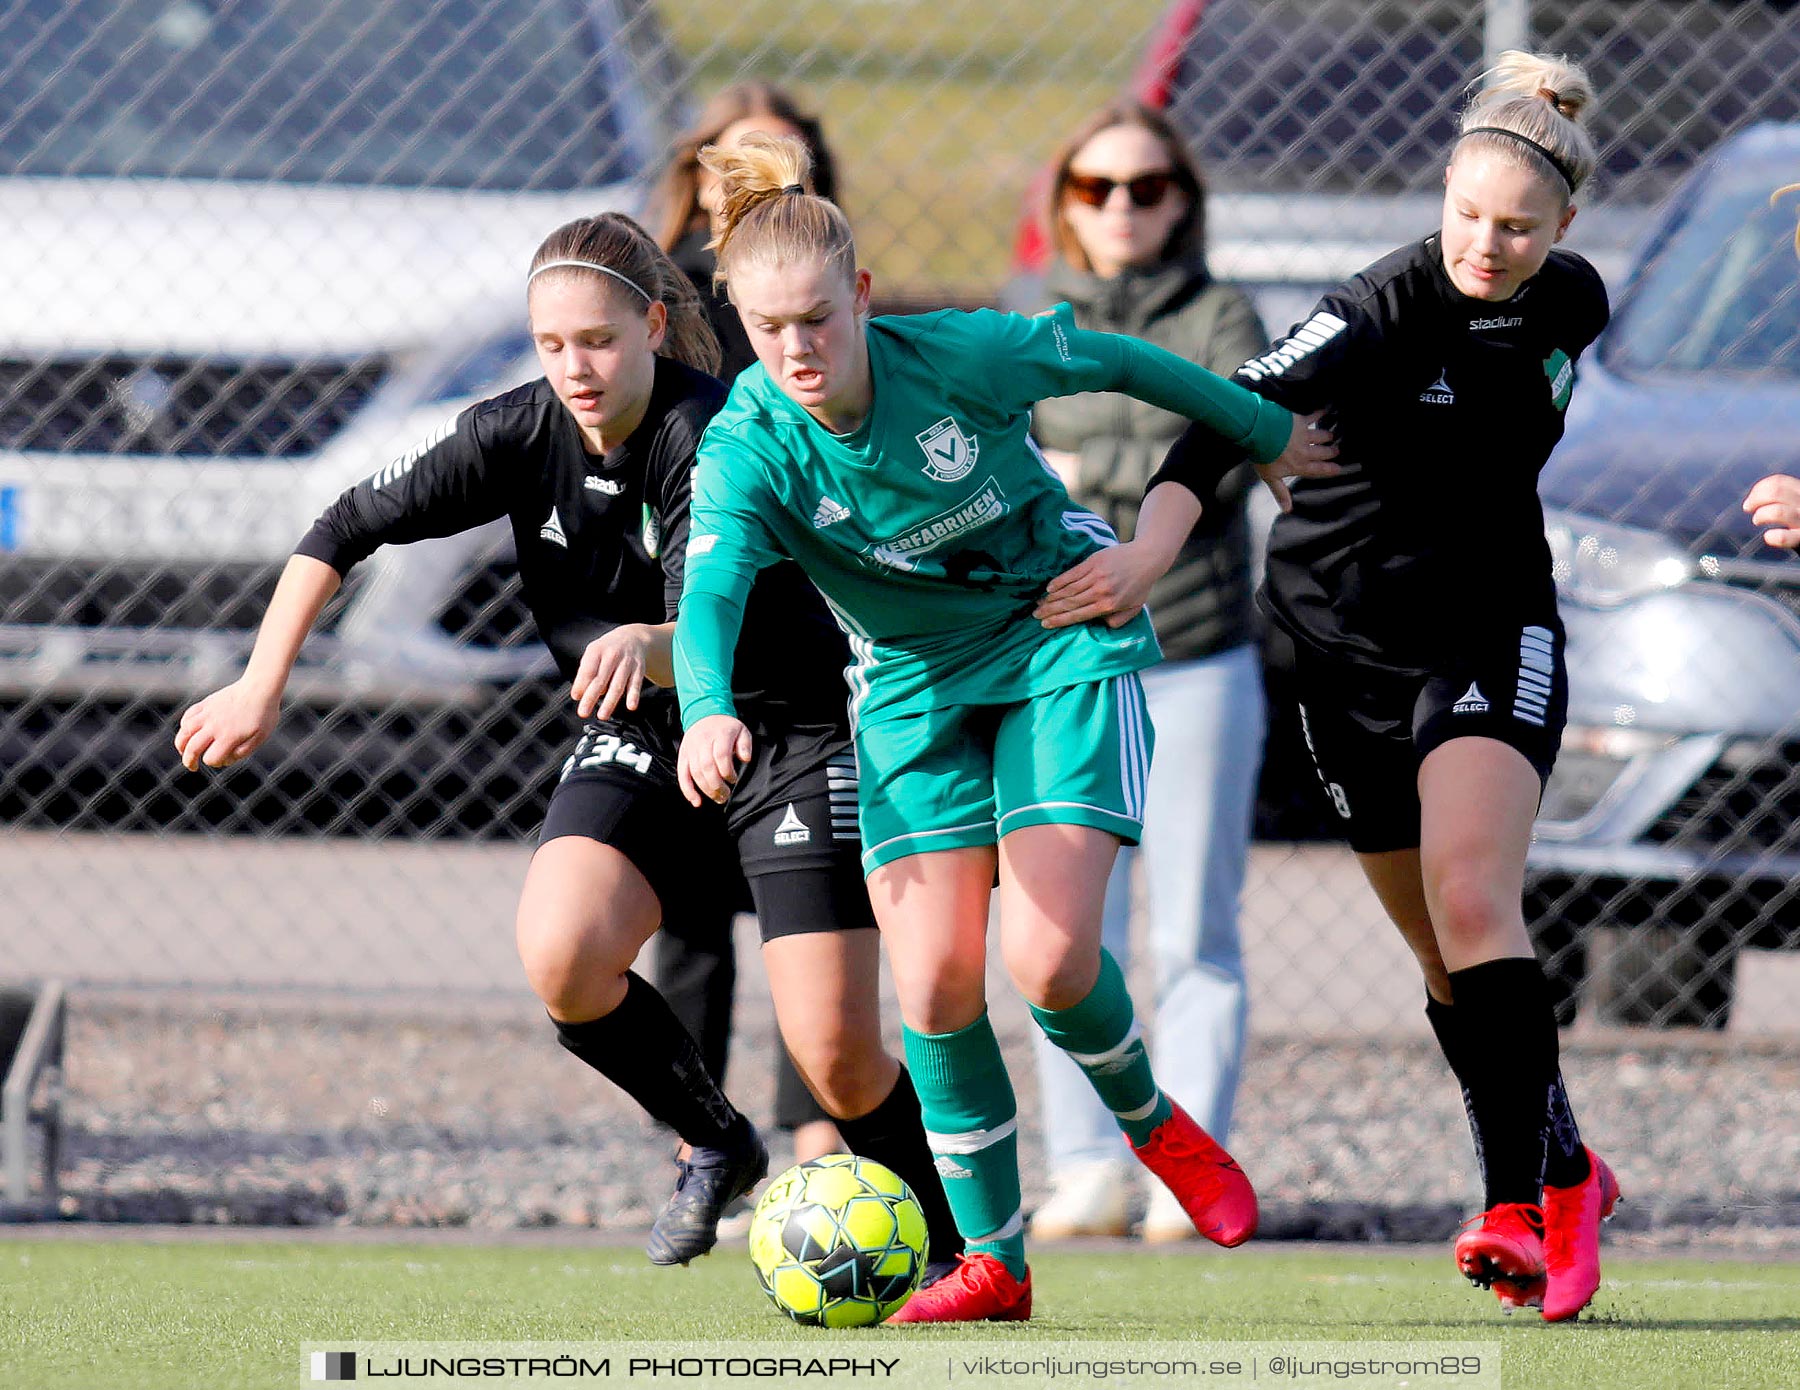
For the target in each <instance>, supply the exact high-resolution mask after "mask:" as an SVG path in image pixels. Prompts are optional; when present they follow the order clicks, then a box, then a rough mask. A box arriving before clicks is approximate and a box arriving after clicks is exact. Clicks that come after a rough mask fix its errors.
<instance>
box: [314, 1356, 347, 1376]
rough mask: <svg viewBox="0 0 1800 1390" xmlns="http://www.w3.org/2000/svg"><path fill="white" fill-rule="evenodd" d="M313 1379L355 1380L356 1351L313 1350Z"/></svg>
mask: <svg viewBox="0 0 1800 1390" xmlns="http://www.w3.org/2000/svg"><path fill="white" fill-rule="evenodd" d="M312 1378H313V1379H314V1380H355V1379H356V1353H355V1352H353V1351H315V1352H314V1353H313V1354H312Z"/></svg>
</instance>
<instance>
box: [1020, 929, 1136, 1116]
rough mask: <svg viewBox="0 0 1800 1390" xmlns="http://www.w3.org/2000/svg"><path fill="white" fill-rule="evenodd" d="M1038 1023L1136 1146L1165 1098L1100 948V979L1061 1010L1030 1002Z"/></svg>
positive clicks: (1119, 974)
mask: <svg viewBox="0 0 1800 1390" xmlns="http://www.w3.org/2000/svg"><path fill="white" fill-rule="evenodd" d="M1031 1016H1032V1017H1033V1018H1035V1019H1036V1020H1037V1021H1038V1027H1040V1028H1042V1029H1043V1030H1044V1036H1045V1037H1047V1038H1049V1039H1050V1041H1051V1042H1053V1043H1055V1044H1056V1045H1057V1046H1058V1047H1060V1048H1061V1049H1062V1050H1063V1051H1064V1052H1066V1053H1068V1054H1069V1056H1070V1057H1071V1058H1072V1059H1073V1060H1074V1062H1075V1065H1076V1066H1078V1067H1080V1068H1081V1070H1082V1071H1083V1072H1085V1073H1086V1074H1087V1079H1088V1081H1089V1082H1090V1083H1092V1085H1093V1087H1094V1090H1095V1091H1096V1092H1097V1093H1098V1094H1099V1096H1100V1099H1101V1100H1103V1101H1105V1102H1106V1108H1107V1109H1108V1110H1110V1111H1112V1112H1113V1115H1114V1116H1115V1117H1116V1118H1117V1119H1118V1121H1119V1128H1120V1129H1122V1130H1124V1131H1125V1137H1126V1138H1128V1139H1130V1140H1131V1142H1132V1143H1133V1144H1134V1145H1139V1146H1141V1145H1142V1144H1143V1143H1144V1141H1145V1140H1147V1139H1148V1138H1149V1137H1150V1132H1151V1131H1152V1130H1154V1129H1155V1128H1156V1127H1157V1126H1158V1125H1160V1124H1161V1123H1162V1122H1163V1121H1164V1120H1166V1119H1168V1118H1169V1115H1170V1113H1171V1112H1170V1109H1169V1100H1168V1097H1167V1096H1165V1095H1163V1093H1162V1091H1161V1090H1160V1089H1159V1088H1158V1086H1157V1084H1156V1078H1155V1077H1154V1076H1152V1075H1151V1074H1150V1056H1149V1054H1148V1053H1146V1052H1145V1051H1144V1039H1143V1033H1142V1030H1140V1029H1139V1028H1138V1024H1137V1018H1136V1015H1135V1014H1134V1013H1133V1011H1132V1007H1131V996H1130V995H1129V994H1127V993H1126V992H1125V974H1124V972H1123V971H1121V970H1120V969H1119V963H1118V962H1117V961H1115V960H1114V959H1113V958H1112V956H1111V955H1110V954H1109V953H1108V952H1106V951H1104V950H1102V951H1101V952H1100V978H1099V979H1098V980H1096V981H1095V982H1094V987H1093V989H1092V990H1090V991H1089V992H1088V996H1087V998H1085V999H1083V1000H1082V1001H1081V1002H1080V1003H1078V1004H1075V1005H1073V1006H1071V1007H1069V1008H1067V1009H1040V1008H1038V1007H1037V1005H1035V1004H1033V1005H1032V1006H1031Z"/></svg>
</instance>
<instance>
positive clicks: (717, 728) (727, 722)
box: [675, 714, 750, 806]
mask: <svg viewBox="0 0 1800 1390" xmlns="http://www.w3.org/2000/svg"><path fill="white" fill-rule="evenodd" d="M749 761H750V730H749V729H748V728H746V727H745V725H744V721H743V720H741V719H734V718H733V717H732V716H731V715H729V714H709V715H707V716H706V718H704V719H702V720H701V721H700V722H699V723H698V724H696V725H694V727H693V728H691V729H689V730H688V731H687V735H686V737H684V738H683V739H682V740H681V752H680V754H679V755H678V756H677V757H676V760H675V773H676V776H677V778H678V779H679V781H680V783H681V794H682V795H683V796H685V797H686V798H687V799H688V801H689V802H690V803H692V804H693V805H695V806H698V805H699V804H700V801H701V798H702V797H706V798H709V799H711V800H713V801H717V802H720V803H723V802H724V800H725V798H726V797H728V796H730V795H731V788H732V786H733V785H734V784H735V783H736V782H737V779H738V770H739V769H740V768H741V767H742V766H743V765H744V764H745V763H747V762H749Z"/></svg>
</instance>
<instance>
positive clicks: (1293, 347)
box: [1235, 309, 1350, 381]
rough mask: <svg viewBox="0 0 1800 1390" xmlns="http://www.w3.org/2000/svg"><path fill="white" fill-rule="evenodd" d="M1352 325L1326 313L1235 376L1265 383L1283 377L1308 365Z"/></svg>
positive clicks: (1253, 360) (1311, 319)
mask: <svg viewBox="0 0 1800 1390" xmlns="http://www.w3.org/2000/svg"><path fill="white" fill-rule="evenodd" d="M1349 326H1350V325H1349V324H1347V323H1345V322H1344V321H1343V320H1342V319H1341V318H1339V317H1338V316H1337V315H1336V314H1328V313H1326V312H1325V311H1324V310H1323V309H1321V310H1320V311H1319V312H1318V313H1316V314H1314V315H1313V316H1312V317H1311V318H1309V319H1308V320H1307V321H1306V322H1305V323H1303V324H1301V325H1300V326H1299V327H1298V328H1296V329H1295V330H1294V331H1293V332H1292V333H1290V334H1288V336H1287V340H1286V341H1285V342H1283V343H1282V344H1281V346H1280V347H1278V348H1276V349H1274V350H1273V351H1271V352H1265V353H1264V354H1263V355H1262V356H1261V357H1253V358H1251V359H1250V360H1249V361H1248V362H1246V363H1244V365H1243V366H1241V367H1239V368H1238V369H1237V372H1236V373H1235V375H1237V376H1241V377H1243V378H1244V380H1246V381H1261V380H1263V379H1264V378H1265V377H1271V376H1280V375H1281V374H1282V373H1283V372H1285V371H1286V370H1287V369H1288V368H1289V367H1291V366H1293V365H1294V364H1295V363H1296V362H1300V361H1304V360H1305V359H1306V358H1308V357H1310V356H1312V354H1313V353H1315V352H1317V351H1318V350H1319V349H1320V348H1322V347H1324V346H1325V344H1327V343H1329V342H1330V341H1331V340H1332V339H1333V338H1335V337H1337V336H1338V334H1340V333H1342V332H1343V331H1344V330H1345V329H1346V328H1348V327H1349Z"/></svg>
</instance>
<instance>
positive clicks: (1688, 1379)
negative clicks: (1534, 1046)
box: [0, 1239, 1800, 1390]
mask: <svg viewBox="0 0 1800 1390" xmlns="http://www.w3.org/2000/svg"><path fill="white" fill-rule="evenodd" d="M1033 1271H1034V1276H1035V1280H1036V1291H1037V1318H1036V1320H1035V1321H1033V1322H1032V1323H1030V1324H1028V1325H1025V1326H1018V1325H1008V1326H1004V1327H992V1326H990V1327H980V1328H974V1329H968V1328H958V1329H954V1335H956V1336H958V1337H962V1336H976V1337H984V1338H985V1337H991V1338H993V1339H994V1341H995V1343H996V1345H1001V1344H1004V1345H1006V1346H1010V1347H1014V1348H1016V1347H1019V1346H1022V1345H1024V1344H1026V1343H1028V1342H1030V1341H1031V1340H1033V1339H1046V1340H1066V1339H1070V1338H1081V1339H1086V1338H1095V1339H1104V1340H1109V1341H1118V1342H1121V1343H1132V1342H1143V1341H1150V1340H1161V1339H1190V1340H1191V1339H1196V1338H1202V1339H1206V1340H1208V1341H1216V1340H1231V1341H1239V1340H1241V1341H1261V1342H1269V1341H1299V1340H1304V1339H1310V1340H1319V1341H1360V1340H1379V1341H1389V1342H1392V1341H1407V1340H1413V1341H1427V1340H1433V1341H1445V1340H1481V1341H1490V1342H1497V1343H1499V1345H1500V1347H1501V1353H1502V1361H1501V1364H1502V1369H1503V1374H1504V1378H1505V1384H1506V1385H1507V1386H1509V1387H1510V1386H1559V1387H1583V1388H1584V1390H1615V1387H1638V1386H1645V1387H1648V1386H1657V1387H1666V1386H1730V1387H1734V1390H1758V1388H1759V1387H1768V1388H1769V1390H1778V1388H1779V1390H1790V1387H1793V1386H1795V1385H1800V1266H1795V1265H1782V1264H1749V1263H1721V1262H1706V1261H1697V1260H1694V1261H1687V1260H1684V1261H1674V1260H1659V1261H1656V1262H1649V1261H1624V1260H1615V1261H1611V1262H1609V1264H1608V1278H1609V1283H1608V1287H1607V1288H1605V1289H1603V1290H1602V1291H1601V1294H1600V1296H1599V1298H1598V1299H1597V1300H1596V1302H1595V1305H1594V1308H1593V1310H1592V1311H1591V1313H1590V1314H1589V1316H1588V1317H1587V1318H1586V1319H1584V1320H1583V1321H1582V1322H1581V1323H1579V1324H1577V1325H1574V1326H1564V1327H1548V1326H1545V1325H1544V1324H1543V1323H1542V1322H1541V1321H1540V1320H1539V1319H1538V1318H1537V1317H1536V1316H1535V1315H1532V1316H1529V1317H1527V1316H1523V1315H1521V1316H1515V1317H1512V1318H1503V1317H1501V1316H1500V1315H1499V1313H1498V1311H1497V1310H1496V1308H1495V1306H1494V1304H1493V1302H1492V1300H1491V1298H1489V1297H1488V1296H1487V1295H1485V1294H1479V1293H1477V1292H1476V1291H1474V1290H1473V1289H1471V1288H1469V1287H1468V1286H1467V1285H1465V1284H1463V1283H1462V1281H1461V1280H1460V1279H1458V1278H1457V1277H1456V1276H1455V1274H1454V1271H1453V1270H1452V1269H1451V1267H1450V1255H1449V1250H1448V1247H1446V1248H1445V1249H1443V1250H1429V1251H1422V1250H1408V1251H1404V1252H1400V1253H1387V1252H1383V1253H1372V1252H1369V1251H1365V1250H1344V1251H1332V1250H1324V1251H1321V1250H1319V1249H1317V1248H1316V1247H1315V1248H1308V1249H1305V1250H1294V1249H1285V1248H1282V1247H1279V1246H1271V1247H1267V1248H1257V1247H1254V1246H1253V1247H1251V1248H1249V1249H1247V1250H1240V1251H1235V1252H1231V1253H1223V1252H1220V1253H1214V1252H1211V1251H1206V1252H1202V1253H1195V1254H1180V1255H1164V1254H1156V1255H1151V1254H1135V1253H1129V1252H1121V1253H1112V1252H1110V1251H1109V1252H1107V1253H1104V1254H1085V1253H1075V1252H1068V1251H1049V1250H1040V1251H1038V1252H1037V1253H1036V1256H1035V1258H1034V1260H1033ZM949 1331H951V1329H936V1328H880V1329H875V1330H873V1331H864V1332H850V1333H828V1332H819V1331H813V1330H809V1329H805V1328H799V1327H795V1326H793V1325H791V1324H789V1323H788V1322H787V1321H786V1320H785V1319H782V1318H780V1317H779V1316H778V1315H777V1314H776V1313H775V1312H774V1311H773V1310H772V1309H771V1308H770V1307H769V1305H768V1303H767V1301H766V1300H765V1299H764V1297H763V1295H762V1293H761V1291H760V1290H759V1289H758V1288H757V1287H756V1284H755V1282H754V1279H753V1276H752V1274H751V1271H750V1262H749V1258H748V1256H747V1255H745V1254H744V1253H743V1251H741V1250H732V1251H729V1252H724V1253H715V1254H714V1255H712V1256H711V1257H709V1258H707V1259H704V1260H701V1261H698V1262H697V1263H696V1264H695V1265H694V1266H692V1267H691V1268H689V1269H686V1270H680V1269H656V1268H652V1267H651V1265H650V1264H649V1263H648V1262H647V1261H645V1260H644V1259H643V1258H642V1257H641V1256H640V1255H639V1254H638V1253H637V1252H636V1251H635V1250H622V1249H618V1248H606V1249H587V1248H544V1247H536V1248H517V1247H511V1248H498V1249H494V1248H479V1247H468V1246H454V1247H450V1246H441V1245H438V1246H423V1245H420V1246H349V1245H319V1244H292V1245H287V1244H277V1243H273V1242H271V1243H266V1244H254V1245H253V1244H243V1245H235V1244H223V1243H212V1242H207V1243H204V1244H200V1243H196V1244H192V1245H180V1244H142V1243H132V1242H129V1241H121V1242H118V1243H111V1244H89V1243H86V1242H81V1243H76V1242H66V1241H33V1240H30V1239H7V1240H5V1241H0V1380H3V1381H4V1383H5V1384H7V1385H17V1386H21V1387H31V1390H63V1387H82V1390H87V1388H88V1387H93V1386H98V1385H107V1386H119V1387H130V1388H131V1390H163V1387H169V1390H176V1387H180V1390H206V1388H207V1387H217V1388H218V1390H253V1388H254V1387H261V1386H285V1387H292V1386H294V1385H296V1384H300V1383H302V1382H301V1379H300V1367H301V1361H300V1354H299V1349H300V1346H301V1344H302V1343H306V1342H325V1343H329V1342H330V1341H331V1340H333V1339H334V1338H341V1339H351V1340H361V1341H409V1342H411V1341H431V1340H446V1341H448V1340H481V1341H507V1342H519V1341H532V1340H544V1341H579V1342H592V1341H611V1340H622V1339H634V1338H635V1339H648V1338H658V1339H676V1338H703V1339H727V1338H754V1339H768V1340H771V1341H776V1342H780V1343H784V1344H788V1345H790V1346H791V1345H793V1344H802V1345H804V1346H808V1347H812V1348H824V1349H831V1348H837V1349H839V1350H840V1351H841V1350H842V1349H843V1348H845V1347H851V1346H852V1345H853V1346H854V1349H856V1350H857V1352H858V1354H866V1353H867V1352H868V1351H869V1350H870V1349H871V1348H875V1347H878V1346H881V1345H883V1344H884V1343H885V1342H886V1341H887V1340H888V1339H898V1338H914V1339H916V1338H920V1337H932V1336H939V1335H942V1334H943V1333H945V1332H949Z"/></svg>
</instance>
